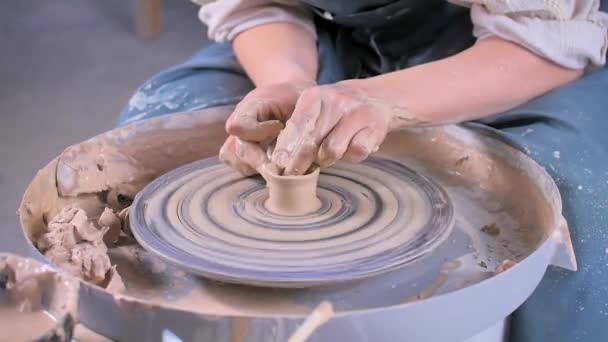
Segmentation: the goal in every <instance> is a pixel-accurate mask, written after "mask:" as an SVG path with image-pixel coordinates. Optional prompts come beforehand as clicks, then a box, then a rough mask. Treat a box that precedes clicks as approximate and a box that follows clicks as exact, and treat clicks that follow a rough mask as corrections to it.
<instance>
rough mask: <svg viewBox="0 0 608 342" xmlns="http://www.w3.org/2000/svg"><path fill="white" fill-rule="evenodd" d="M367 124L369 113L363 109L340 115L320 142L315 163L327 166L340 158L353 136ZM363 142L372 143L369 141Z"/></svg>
mask: <svg viewBox="0 0 608 342" xmlns="http://www.w3.org/2000/svg"><path fill="white" fill-rule="evenodd" d="M368 125H370V119H369V113H367V112H366V111H365V110H357V111H355V112H353V113H351V114H350V115H347V116H344V117H342V118H341V119H340V121H339V122H338V123H337V124H336V126H335V127H334V128H333V129H332V130H331V132H330V133H329V135H327V137H326V138H325V139H324V140H323V142H322V143H321V146H320V147H319V153H318V155H317V161H316V162H317V164H319V166H321V167H327V166H330V165H332V164H334V163H335V162H336V161H337V160H340V159H342V158H343V156H344V154H345V153H346V151H347V149H349V146H350V145H351V141H352V140H353V138H354V137H355V136H356V135H357V134H358V133H359V132H362V131H364V130H366V129H367V128H366V127H367V126H368ZM369 131H371V129H369ZM358 139H359V140H360V139H361V138H358ZM364 142H365V143H372V142H371V141H364Z"/></svg>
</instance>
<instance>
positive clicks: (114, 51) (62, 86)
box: [0, 0, 207, 254]
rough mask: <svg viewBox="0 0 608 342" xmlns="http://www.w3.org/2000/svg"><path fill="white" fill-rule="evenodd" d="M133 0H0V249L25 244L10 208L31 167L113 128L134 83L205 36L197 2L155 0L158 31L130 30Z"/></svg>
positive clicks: (175, 60) (180, 56) (14, 248)
mask: <svg viewBox="0 0 608 342" xmlns="http://www.w3.org/2000/svg"><path fill="white" fill-rule="evenodd" d="M133 3H134V1H133V0H129V1H128V0H103V1H99V0H79V1H70V0H53V1H36V0H2V4H1V5H0V42H1V44H0V118H1V121H0V194H1V197H0V198H1V200H0V251H1V252H7V251H8V252H19V253H21V254H26V253H27V250H26V249H24V248H25V244H24V241H23V238H22V237H21V232H20V228H19V226H18V223H17V217H16V214H15V213H16V209H17V207H18V205H19V201H20V199H21V195H22V194H23V191H24V190H25V187H26V186H27V184H28V183H29V181H30V180H31V179H32V177H33V176H34V174H35V173H36V171H37V170H38V169H39V168H41V167H42V166H44V165H45V164H46V163H47V162H48V161H49V160H50V159H52V158H54V157H55V156H57V155H58V154H59V153H60V152H61V151H62V150H63V149H64V148H65V147H67V146H68V145H70V144H73V143H76V142H79V141H82V140H84V139H86V138H89V137H91V136H93V135H96V134H98V133H101V132H103V131H106V130H108V129H110V128H112V126H113V124H114V122H115V120H116V118H117V116H118V113H119V111H120V110H121V108H122V107H123V105H124V104H125V103H126V101H127V100H128V98H129V97H130V95H131V94H132V92H133V91H134V89H135V88H136V87H137V86H138V85H139V84H140V83H142V82H143V81H144V80H145V79H146V78H148V77H150V76H152V75H153V74H154V73H156V72H158V71H160V70H162V69H164V68H166V67H168V66H170V65H173V64H176V63H178V62H180V61H182V60H184V59H185V58H187V57H188V56H189V55H190V54H192V53H193V52H194V51H196V50H197V49H199V48H200V47H201V46H203V45H204V44H206V42H207V40H206V33H205V28H204V26H203V25H202V24H201V23H200V22H199V21H198V19H197V6H195V5H193V4H192V3H190V2H189V1H187V0H165V1H163V6H164V9H163V14H164V19H165V20H164V24H165V25H164V31H163V34H162V36H161V37H160V38H159V39H156V40H147V41H145V40H144V41H142V40H138V39H137V38H136V37H135V35H134V33H133V20H132V7H133Z"/></svg>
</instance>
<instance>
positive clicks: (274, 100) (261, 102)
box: [226, 81, 314, 142]
mask: <svg viewBox="0 0 608 342" xmlns="http://www.w3.org/2000/svg"><path fill="white" fill-rule="evenodd" d="M312 86H314V83H311V82H304V81H296V82H290V83H282V84H274V85H269V86H262V87H258V88H256V89H254V90H252V91H251V92H250V93H249V94H247V96H245V98H244V99H243V100H242V101H241V102H240V103H239V104H238V105H237V106H236V108H235V109H234V112H233V113H232V115H230V118H228V121H226V132H228V134H230V135H234V136H236V137H238V138H240V139H241V140H245V141H253V142H262V141H267V140H272V139H274V138H276V137H277V135H279V132H280V131H281V130H282V129H283V127H284V123H285V121H287V119H288V118H289V116H290V115H291V113H292V112H293V109H294V107H295V105H296V102H297V101H298V98H299V97H300V94H301V93H302V92H303V91H304V90H305V89H307V88H310V87H312Z"/></svg>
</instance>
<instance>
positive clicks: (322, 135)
mask: <svg viewBox="0 0 608 342" xmlns="http://www.w3.org/2000/svg"><path fill="white" fill-rule="evenodd" d="M389 118H390V117H389V116H388V115H387V114H386V112H385V110H383V108H380V107H378V106H376V105H375V104H373V103H370V102H369V101H368V100H367V99H366V98H365V97H364V94H361V92H358V91H353V90H352V89H348V88H341V87H340V86H339V85H333V86H322V87H315V88H311V89H308V90H306V91H304V92H303V93H302V95H301V96H300V98H299V99H298V102H297V103H296V107H295V109H294V111H293V114H292V115H291V118H290V119H289V120H288V121H287V124H286V126H285V129H284V130H283V131H282V132H281V133H280V134H279V136H278V138H277V143H276V146H275V150H274V153H273V154H272V158H271V160H272V162H274V163H275V164H277V165H278V166H279V167H281V168H283V170H284V171H283V172H284V174H286V175H301V174H304V173H306V171H307V170H309V169H310V167H311V165H312V164H313V163H315V164H319V165H320V166H323V167H325V166H329V165H331V164H333V163H335V162H336V161H337V160H340V159H345V160H351V161H362V160H364V159H365V158H367V156H368V155H369V154H370V153H372V152H374V151H375V150H376V149H377V148H378V146H379V145H380V143H381V142H382V141H383V140H384V137H385V136H386V133H387V131H388V122H389Z"/></svg>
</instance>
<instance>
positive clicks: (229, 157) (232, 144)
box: [219, 135, 256, 176]
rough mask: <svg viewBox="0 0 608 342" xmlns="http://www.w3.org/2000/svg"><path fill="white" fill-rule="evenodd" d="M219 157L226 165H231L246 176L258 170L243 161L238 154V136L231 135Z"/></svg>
mask: <svg viewBox="0 0 608 342" xmlns="http://www.w3.org/2000/svg"><path fill="white" fill-rule="evenodd" d="M219 158H220V160H221V161H223V162H224V163H225V164H226V165H228V166H231V167H232V168H234V169H235V170H237V171H238V172H239V173H241V174H242V175H244V176H251V175H254V174H256V170H255V169H254V168H253V167H251V166H250V165H249V164H247V163H246V162H244V161H242V160H241V159H240V158H239V156H238V155H237V138H236V137H235V136H232V135H231V136H229V137H228V139H226V142H225V143H224V145H223V146H222V148H221V149H220V154H219Z"/></svg>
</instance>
